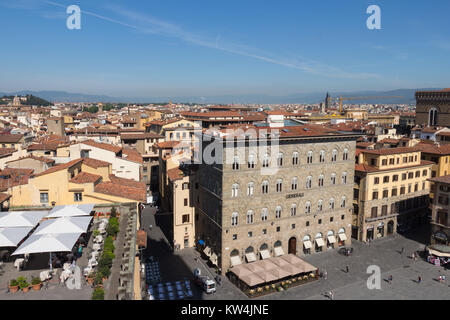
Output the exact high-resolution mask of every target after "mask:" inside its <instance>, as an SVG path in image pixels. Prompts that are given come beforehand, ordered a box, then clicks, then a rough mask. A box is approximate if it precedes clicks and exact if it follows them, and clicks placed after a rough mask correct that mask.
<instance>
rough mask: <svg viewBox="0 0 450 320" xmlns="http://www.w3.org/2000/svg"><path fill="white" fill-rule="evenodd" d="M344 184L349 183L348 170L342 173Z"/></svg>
mask: <svg viewBox="0 0 450 320" xmlns="http://www.w3.org/2000/svg"><path fill="white" fill-rule="evenodd" d="M342 184H347V172H343V173H342Z"/></svg>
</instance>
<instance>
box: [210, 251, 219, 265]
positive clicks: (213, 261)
mask: <svg viewBox="0 0 450 320" xmlns="http://www.w3.org/2000/svg"><path fill="white" fill-rule="evenodd" d="M209 260H211V262H212V264H213V265H215V266H217V260H218V259H217V254H215V253H213V254H212V255H211V257H210V258H209Z"/></svg>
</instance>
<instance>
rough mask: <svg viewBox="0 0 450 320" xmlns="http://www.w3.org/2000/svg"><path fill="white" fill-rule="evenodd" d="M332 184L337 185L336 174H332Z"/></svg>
mask: <svg viewBox="0 0 450 320" xmlns="http://www.w3.org/2000/svg"><path fill="white" fill-rule="evenodd" d="M331 184H332V185H335V184H336V173H332V174H331Z"/></svg>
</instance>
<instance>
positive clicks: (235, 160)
mask: <svg viewBox="0 0 450 320" xmlns="http://www.w3.org/2000/svg"><path fill="white" fill-rule="evenodd" d="M232 169H233V170H239V157H238V156H234V157H233V165H232Z"/></svg>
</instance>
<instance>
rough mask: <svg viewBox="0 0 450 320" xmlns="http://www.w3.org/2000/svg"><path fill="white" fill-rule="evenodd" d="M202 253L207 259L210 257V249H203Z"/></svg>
mask: <svg viewBox="0 0 450 320" xmlns="http://www.w3.org/2000/svg"><path fill="white" fill-rule="evenodd" d="M203 253H204V254H206V255H207V256H208V257H211V248H210V247H206V248H205V249H203Z"/></svg>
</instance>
